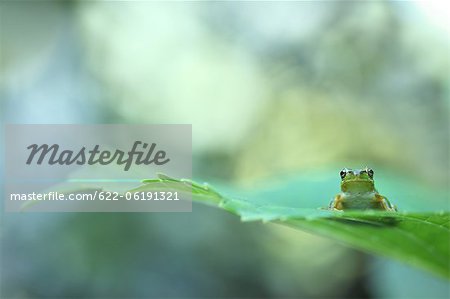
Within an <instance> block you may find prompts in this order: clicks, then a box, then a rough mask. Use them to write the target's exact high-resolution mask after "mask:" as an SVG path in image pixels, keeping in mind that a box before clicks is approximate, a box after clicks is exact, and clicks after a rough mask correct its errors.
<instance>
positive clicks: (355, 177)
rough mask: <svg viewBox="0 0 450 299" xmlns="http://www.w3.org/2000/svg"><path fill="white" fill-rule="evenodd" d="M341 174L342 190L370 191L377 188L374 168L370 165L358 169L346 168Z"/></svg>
mask: <svg viewBox="0 0 450 299" xmlns="http://www.w3.org/2000/svg"><path fill="white" fill-rule="evenodd" d="M339 175H340V176H341V179H342V181H341V190H342V192H370V191H374V190H375V185H374V182H373V170H372V169H370V168H368V167H366V168H364V169H358V170H352V169H348V168H344V169H342V170H341V172H340V173H339Z"/></svg>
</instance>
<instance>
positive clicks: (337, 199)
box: [328, 194, 343, 211]
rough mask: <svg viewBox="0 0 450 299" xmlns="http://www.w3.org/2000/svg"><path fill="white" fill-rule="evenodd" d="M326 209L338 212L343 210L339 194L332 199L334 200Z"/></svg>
mask: <svg viewBox="0 0 450 299" xmlns="http://www.w3.org/2000/svg"><path fill="white" fill-rule="evenodd" d="M328 209H329V210H338V211H342V210H343V197H342V196H341V194H338V195H336V196H335V197H334V199H333V200H332V201H331V202H330V204H329V205H328Z"/></svg>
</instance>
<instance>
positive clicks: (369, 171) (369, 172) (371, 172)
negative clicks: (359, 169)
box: [367, 168, 373, 178]
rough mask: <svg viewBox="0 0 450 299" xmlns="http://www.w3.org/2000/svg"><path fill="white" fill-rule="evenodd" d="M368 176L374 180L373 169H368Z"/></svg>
mask: <svg viewBox="0 0 450 299" xmlns="http://www.w3.org/2000/svg"><path fill="white" fill-rule="evenodd" d="M367 174H368V175H369V177H370V178H373V170H372V169H370V168H368V169H367Z"/></svg>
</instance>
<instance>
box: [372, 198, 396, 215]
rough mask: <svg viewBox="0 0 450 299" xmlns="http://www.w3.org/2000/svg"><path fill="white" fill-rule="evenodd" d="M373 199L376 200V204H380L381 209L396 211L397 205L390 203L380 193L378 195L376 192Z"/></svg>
mask: <svg viewBox="0 0 450 299" xmlns="http://www.w3.org/2000/svg"><path fill="white" fill-rule="evenodd" d="M375 200H376V201H377V202H378V204H379V205H380V207H381V209H382V210H384V211H394V212H396V211H397V207H396V206H394V205H392V204H391V203H390V202H389V200H388V199H387V198H386V197H384V196H382V195H379V194H376V195H375Z"/></svg>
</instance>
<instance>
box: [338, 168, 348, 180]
mask: <svg viewBox="0 0 450 299" xmlns="http://www.w3.org/2000/svg"><path fill="white" fill-rule="evenodd" d="M339 175H340V176H341V179H343V178H345V176H346V175H347V171H346V170H345V169H342V170H341V172H339Z"/></svg>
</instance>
